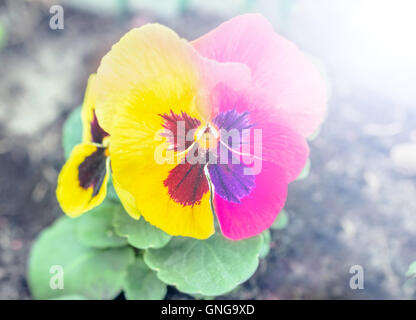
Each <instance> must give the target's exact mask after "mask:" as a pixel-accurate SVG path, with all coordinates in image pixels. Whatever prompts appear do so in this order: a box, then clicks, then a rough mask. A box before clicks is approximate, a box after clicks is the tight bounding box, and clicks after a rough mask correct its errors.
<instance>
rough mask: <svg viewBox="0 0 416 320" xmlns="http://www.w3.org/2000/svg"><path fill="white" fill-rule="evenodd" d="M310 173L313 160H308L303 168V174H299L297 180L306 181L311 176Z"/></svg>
mask: <svg viewBox="0 0 416 320" xmlns="http://www.w3.org/2000/svg"><path fill="white" fill-rule="evenodd" d="M310 171H311V160H310V159H309V158H308V160H307V161H306V164H305V166H304V167H303V170H302V172H301V173H300V174H299V176H298V177H297V178H296V180H297V181H298V180H303V179H306V178H307V177H308V176H309V173H310Z"/></svg>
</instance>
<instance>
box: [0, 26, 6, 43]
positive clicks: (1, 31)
mask: <svg viewBox="0 0 416 320" xmlns="http://www.w3.org/2000/svg"><path fill="white" fill-rule="evenodd" d="M6 42H7V32H6V28H5V27H4V26H3V25H2V24H0V49H1V48H3V47H4V46H5V45H6Z"/></svg>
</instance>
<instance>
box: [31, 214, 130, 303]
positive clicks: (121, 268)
mask: <svg viewBox="0 0 416 320" xmlns="http://www.w3.org/2000/svg"><path fill="white" fill-rule="evenodd" d="M75 228H76V223H75V221H74V220H72V219H70V218H66V217H65V218H61V219H59V220H58V221H57V222H56V223H55V224H53V225H52V226H51V227H49V228H47V229H46V230H45V231H44V232H43V233H42V234H41V235H40V236H39V238H38V239H37V240H36V242H35V244H34V246H33V248H32V252H31V255H30V258H29V272H28V280H29V285H30V288H31V292H32V295H33V297H34V298H35V299H52V298H59V297H62V296H68V295H70V296H73V295H77V296H82V297H85V298H87V299H113V298H115V297H116V296H117V295H118V294H119V293H120V291H121V288H122V285H123V280H124V275H125V273H126V270H127V266H128V265H129V264H130V263H131V262H132V261H133V259H134V252H133V250H132V249H131V248H129V247H123V248H114V249H93V248H89V247H86V246H84V245H82V244H81V243H79V241H78V239H77V237H76V234H75ZM54 268H58V270H59V269H61V270H62V272H59V271H56V270H55V269H54ZM59 276H62V277H59ZM60 280H62V282H61V284H62V285H63V288H62V289H59V287H60ZM54 285H55V289H54Z"/></svg>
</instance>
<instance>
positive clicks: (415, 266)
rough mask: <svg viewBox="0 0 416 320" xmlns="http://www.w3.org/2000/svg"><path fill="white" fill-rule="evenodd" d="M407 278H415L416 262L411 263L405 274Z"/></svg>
mask: <svg viewBox="0 0 416 320" xmlns="http://www.w3.org/2000/svg"><path fill="white" fill-rule="evenodd" d="M406 276H407V277H416V261H413V262H412V263H411V264H410V266H409V270H407V273H406Z"/></svg>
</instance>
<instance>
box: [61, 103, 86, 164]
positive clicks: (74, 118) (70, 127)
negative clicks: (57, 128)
mask: <svg viewBox="0 0 416 320" xmlns="http://www.w3.org/2000/svg"><path fill="white" fill-rule="evenodd" d="M81 110H82V107H78V108H76V109H74V110H73V111H72V112H71V114H70V115H69V117H68V119H67V120H66V121H65V124H64V127H63V131H62V145H63V147H64V153H65V159H68V158H69V156H70V154H71V151H72V148H73V147H75V146H76V145H77V144H79V143H81V142H82V120H81Z"/></svg>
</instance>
